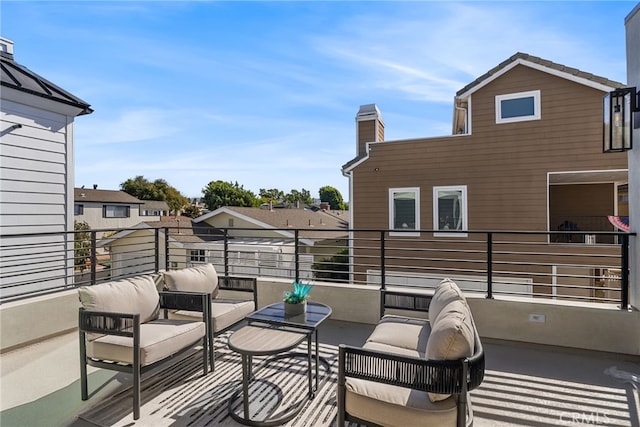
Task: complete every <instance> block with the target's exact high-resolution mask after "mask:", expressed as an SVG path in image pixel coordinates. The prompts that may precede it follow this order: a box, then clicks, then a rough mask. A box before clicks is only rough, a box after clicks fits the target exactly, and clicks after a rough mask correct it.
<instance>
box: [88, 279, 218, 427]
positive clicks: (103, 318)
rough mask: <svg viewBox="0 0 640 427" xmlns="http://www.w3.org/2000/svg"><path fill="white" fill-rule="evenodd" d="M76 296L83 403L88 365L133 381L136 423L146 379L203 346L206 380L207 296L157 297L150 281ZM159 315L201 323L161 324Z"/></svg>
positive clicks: (90, 288)
mask: <svg viewBox="0 0 640 427" xmlns="http://www.w3.org/2000/svg"><path fill="white" fill-rule="evenodd" d="M78 294H79V297H80V302H81V303H82V307H81V308H80V312H79V331H80V381H81V393H82V400H87V399H88V398H89V392H88V385H87V365H91V366H96V367H99V368H104V369H111V370H116V371H120V372H126V373H129V374H132V375H133V419H134V420H137V419H138V418H140V376H141V375H142V374H143V373H145V372H147V371H148V370H150V369H152V368H155V367H156V366H158V365H160V364H163V363H165V362H168V361H170V360H174V358H175V357H176V356H178V355H179V354H181V353H185V352H187V351H188V350H191V349H193V347H194V346H196V345H197V344H198V343H199V342H202V347H203V348H202V371H203V375H206V374H207V345H208V340H207V334H206V329H207V328H206V322H205V319H208V318H209V304H208V302H209V296H208V295H206V294H202V293H194V292H190V293H187V292H180V293H178V292H158V290H157V289H156V284H155V282H154V278H153V277H152V275H146V276H139V277H135V278H130V279H124V280H118V281H112V282H108V283H102V284H98V285H94V286H85V287H81V288H79V289H78ZM160 309H174V310H176V309H185V310H192V311H193V312H199V313H200V319H197V318H194V319H192V320H191V321H185V320H172V319H160V318H159V312H160Z"/></svg>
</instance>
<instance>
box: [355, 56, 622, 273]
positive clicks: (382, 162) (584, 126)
mask: <svg viewBox="0 0 640 427" xmlns="http://www.w3.org/2000/svg"><path fill="white" fill-rule="evenodd" d="M623 86H624V85H623V84H622V83H618V82H614V81H611V80H608V79H606V78H603V77H598V76H594V75H593V74H589V73H586V72H582V71H580V70H577V69H574V68H569V67H566V66H563V65H560V64H555V63H553V62H550V61H547V60H544V59H541V58H538V57H535V56H531V55H527V54H525V53H517V54H515V55H514V56H512V57H511V58H509V59H507V60H506V61H504V62H503V63H501V64H500V65H498V66H497V67H495V68H493V69H491V70H490V71H489V72H487V73H486V74H484V75H482V76H481V77H479V78H478V79H476V80H474V81H473V82H471V83H470V84H468V85H467V86H465V87H464V88H462V89H461V90H460V91H458V92H457V93H456V96H455V98H454V109H453V111H454V114H453V132H452V135H449V136H443V137H435V138H415V139H408V140H398V141H385V140H384V122H383V121H382V115H381V114H380V111H379V110H378V108H377V106H375V105H373V104H369V105H363V106H362V107H361V108H360V111H359V112H358V115H357V117H356V126H357V138H356V139H357V150H358V151H357V157H356V158H354V159H353V160H352V161H350V162H348V163H347V164H346V165H344V166H343V173H344V174H345V175H346V176H347V177H348V178H349V180H350V189H351V190H350V191H351V193H350V195H349V196H350V197H349V200H350V210H351V215H352V218H351V228H354V229H390V230H391V233H390V234H391V235H392V236H393V235H397V236H398V237H399V238H403V237H404V238H407V239H411V238H414V239H418V240H419V239H420V238H421V237H423V238H427V236H429V238H432V240H433V238H435V240H436V242H437V241H438V239H442V240H445V239H448V240H449V241H451V240H452V239H453V240H456V239H459V241H465V240H469V239H472V238H473V236H470V235H468V233H464V231H466V230H533V231H556V230H580V231H584V232H585V235H584V236H582V240H580V241H579V242H578V243H582V244H584V243H585V242H586V243H590V244H593V243H611V242H612V238H609V239H607V238H605V237H602V236H598V240H596V236H590V235H589V231H614V228H613V227H612V225H611V224H610V223H609V222H608V220H607V215H619V214H622V213H624V212H626V210H627V202H626V200H627V199H626V198H625V197H626V196H625V194H626V192H627V184H628V177H627V155H626V153H603V150H602V99H603V96H604V95H605V94H606V93H607V92H609V91H612V90H614V89H616V88H619V87H623ZM393 230H402V231H403V232H404V233H402V234H401V233H394V232H393ZM421 230H422V231H421ZM426 230H434V232H433V234H432V233H430V232H427V231H426ZM452 231H455V233H452ZM401 236H403V237H401ZM394 237H395V236H394ZM545 239H546V237H545ZM567 240H568V238H567V237H566V235H564V236H563V235H560V234H559V235H555V236H553V237H552V238H551V239H550V241H551V242H550V243H553V242H555V241H558V242H563V243H566V242H567ZM574 243H575V242H574ZM432 244H433V243H432ZM362 250H364V249H362V248H360V251H362ZM353 254H354V255H355V256H356V257H357V256H358V250H355V251H354V252H353ZM354 262H355V264H356V265H357V263H358V260H357V258H356V259H354ZM355 273H365V272H361V271H357V270H356V271H355ZM361 278H364V276H361Z"/></svg>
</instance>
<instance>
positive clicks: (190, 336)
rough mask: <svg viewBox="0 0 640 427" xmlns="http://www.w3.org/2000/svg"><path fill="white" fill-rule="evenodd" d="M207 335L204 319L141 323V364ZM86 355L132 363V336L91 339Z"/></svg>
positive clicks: (157, 358)
mask: <svg viewBox="0 0 640 427" xmlns="http://www.w3.org/2000/svg"><path fill="white" fill-rule="evenodd" d="M205 334H206V327H205V324H204V322H190V321H184V320H168V319H159V320H154V321H152V322H148V323H144V324H142V325H140V365H141V366H146V365H150V364H152V363H155V362H157V361H160V360H162V359H165V358H167V357H169V356H171V355H172V354H175V353H177V352H179V351H180V350H182V349H184V348H187V347H188V346H190V345H194V344H195V343H197V342H198V341H199V340H202V338H203V337H204V336H205ZM87 355H88V356H89V357H91V358H94V359H101V360H111V361H114V362H121V363H127V364H132V363H133V338H129V337H121V336H116V335H104V336H102V337H100V338H98V339H95V340H93V341H90V342H89V343H88V345H87Z"/></svg>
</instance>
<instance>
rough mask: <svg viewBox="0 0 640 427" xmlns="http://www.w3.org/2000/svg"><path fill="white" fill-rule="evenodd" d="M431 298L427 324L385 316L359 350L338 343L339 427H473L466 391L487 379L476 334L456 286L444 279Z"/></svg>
mask: <svg viewBox="0 0 640 427" xmlns="http://www.w3.org/2000/svg"><path fill="white" fill-rule="evenodd" d="M392 296H393V297H395V298H396V300H398V299H404V300H409V301H412V304H413V301H414V299H416V298H417V297H416V296H415V295H414V296H403V295H398V294H395V295H392ZM382 297H383V300H385V297H386V296H385V295H384V292H383V295H382ZM429 298H430V302H429V304H428V313H429V314H428V320H425V319H418V318H413V317H405V316H398V315H384V316H383V317H382V318H381V320H380V321H379V323H378V324H377V326H376V328H375V329H374V331H373V332H372V333H371V335H370V336H369V337H368V339H367V340H366V343H365V344H364V345H363V346H362V347H354V346H347V345H340V346H339V358H338V388H337V399H338V425H339V426H343V425H344V423H345V421H353V422H357V423H360V424H365V425H373V426H398V427H411V426H459V427H463V426H467V425H471V424H472V422H473V411H472V408H471V402H470V401H469V397H468V393H469V391H470V390H473V389H474V388H476V387H478V386H479V385H480V383H481V382H482V380H483V378H484V351H483V349H482V343H481V342H480V337H479V335H478V331H477V329H476V326H475V323H474V321H473V317H472V315H471V311H470V309H469V306H468V304H467V302H466V299H465V297H464V295H463V294H462V292H461V291H460V289H459V288H458V286H457V285H456V284H455V283H454V282H453V281H451V280H448V279H445V280H443V281H442V282H441V283H440V284H439V285H438V287H437V288H436V290H435V292H434V294H433V296H429ZM383 303H384V302H383ZM423 305H424V303H423Z"/></svg>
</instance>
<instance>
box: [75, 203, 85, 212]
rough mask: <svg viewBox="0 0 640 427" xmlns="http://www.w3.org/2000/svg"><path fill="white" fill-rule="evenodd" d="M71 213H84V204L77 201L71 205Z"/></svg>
mask: <svg viewBox="0 0 640 427" xmlns="http://www.w3.org/2000/svg"><path fill="white" fill-rule="evenodd" d="M73 214H74V215H84V205H81V204H79V203H75V204H74V205H73Z"/></svg>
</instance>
